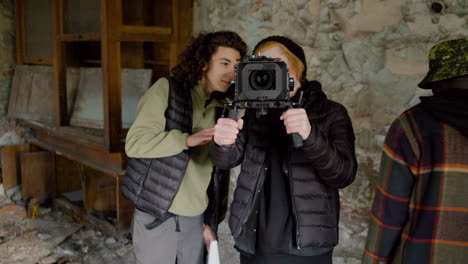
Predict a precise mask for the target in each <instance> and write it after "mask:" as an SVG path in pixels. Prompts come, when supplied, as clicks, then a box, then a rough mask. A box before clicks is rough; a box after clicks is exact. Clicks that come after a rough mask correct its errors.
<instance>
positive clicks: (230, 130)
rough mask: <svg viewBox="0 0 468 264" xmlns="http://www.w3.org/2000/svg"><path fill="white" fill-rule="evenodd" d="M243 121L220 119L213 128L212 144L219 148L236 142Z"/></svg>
mask: <svg viewBox="0 0 468 264" xmlns="http://www.w3.org/2000/svg"><path fill="white" fill-rule="evenodd" d="M243 126H244V120H243V119H239V120H237V121H235V120H233V119H230V118H220V119H218V122H217V123H216V126H215V127H214V130H215V132H214V142H215V143H216V144H218V145H219V146H223V145H232V144H234V143H235V142H236V138H237V134H238V133H239V130H242V127H243Z"/></svg>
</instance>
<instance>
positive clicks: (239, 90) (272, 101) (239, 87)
mask: <svg viewBox="0 0 468 264" xmlns="http://www.w3.org/2000/svg"><path fill="white" fill-rule="evenodd" d="M271 71H274V72H275V74H274V76H273V78H274V79H272V80H268V83H267V84H268V85H266V86H264V87H261V85H262V84H260V85H258V84H255V83H253V82H254V81H255V80H254V79H255V78H254V77H257V73H259V72H261V73H266V75H269V76H270V77H272V76H271V74H269V73H271ZM235 76H236V77H235V80H233V81H232V82H231V83H232V84H234V85H235V94H234V101H232V102H229V103H225V104H224V110H223V114H222V116H223V117H224V116H225V113H226V110H228V116H227V117H228V118H231V119H233V120H237V119H238V111H239V109H257V111H256V116H257V117H259V116H262V115H266V114H267V113H268V109H272V108H288V109H291V108H298V107H301V106H302V91H300V96H299V101H298V102H292V100H291V98H290V96H289V92H291V91H293V90H294V79H293V78H290V77H289V69H288V67H287V65H286V63H285V62H284V61H282V60H281V59H279V58H272V57H266V56H259V57H256V56H255V55H252V56H248V57H244V58H243V59H241V60H240V62H239V64H238V65H237V66H236V68H235ZM267 78H268V77H267ZM260 81H261V80H260ZM259 88H260V89H259ZM261 88H265V89H261ZM271 88H274V89H271ZM291 137H292V141H293V146H294V147H295V148H299V147H301V146H302V145H303V140H302V138H301V136H300V135H299V134H297V133H293V134H291Z"/></svg>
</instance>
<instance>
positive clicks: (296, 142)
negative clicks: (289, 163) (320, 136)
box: [288, 91, 304, 149]
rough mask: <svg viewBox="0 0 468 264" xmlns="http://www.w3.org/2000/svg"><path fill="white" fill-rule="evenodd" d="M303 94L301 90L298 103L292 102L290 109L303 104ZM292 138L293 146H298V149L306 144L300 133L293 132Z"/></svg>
mask: <svg viewBox="0 0 468 264" xmlns="http://www.w3.org/2000/svg"><path fill="white" fill-rule="evenodd" d="M302 95H303V91H300V96H299V102H298V103H293V102H290V104H289V107H288V109H291V108H296V107H301V106H302ZM291 139H292V144H293V147H294V148H296V149H298V148H300V147H302V146H303V145H304V140H302V137H301V135H299V133H292V134H291Z"/></svg>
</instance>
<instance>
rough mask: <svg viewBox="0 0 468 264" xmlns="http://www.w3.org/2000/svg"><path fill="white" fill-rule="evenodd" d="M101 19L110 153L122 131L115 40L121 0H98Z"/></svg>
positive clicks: (120, 90) (104, 99)
mask: <svg viewBox="0 0 468 264" xmlns="http://www.w3.org/2000/svg"><path fill="white" fill-rule="evenodd" d="M101 22H102V23H101V32H102V41H101V54H102V74H103V89H102V90H103V106H104V142H105V144H106V146H108V149H109V151H111V152H112V151H116V150H117V149H119V145H120V134H121V131H122V109H121V105H122V81H121V78H120V76H121V60H120V55H121V54H120V41H119V40H118V39H117V37H118V33H119V31H120V29H121V26H122V25H121V23H122V3H121V1H119V0H101Z"/></svg>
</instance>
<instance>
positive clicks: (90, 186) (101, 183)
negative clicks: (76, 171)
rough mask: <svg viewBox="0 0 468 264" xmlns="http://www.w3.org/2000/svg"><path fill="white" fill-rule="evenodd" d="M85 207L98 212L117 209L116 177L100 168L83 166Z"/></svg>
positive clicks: (89, 210)
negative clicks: (99, 169)
mask: <svg viewBox="0 0 468 264" xmlns="http://www.w3.org/2000/svg"><path fill="white" fill-rule="evenodd" d="M82 174H83V176H82V179H83V183H82V184H83V194H84V208H85V209H86V210H87V211H88V212H94V213H97V214H100V213H105V212H106V211H114V212H115V211H117V210H116V199H115V197H116V195H117V194H116V192H115V189H116V188H115V185H116V183H117V181H116V179H115V178H114V177H112V176H109V175H107V174H105V173H102V172H100V171H98V170H95V169H92V168H89V167H85V166H83V167H82Z"/></svg>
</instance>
